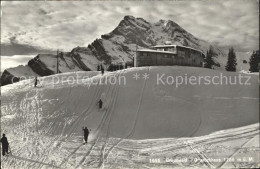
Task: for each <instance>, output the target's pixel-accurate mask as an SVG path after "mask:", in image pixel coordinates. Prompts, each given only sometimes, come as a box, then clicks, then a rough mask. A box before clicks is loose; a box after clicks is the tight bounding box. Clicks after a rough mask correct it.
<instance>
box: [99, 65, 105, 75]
mask: <svg viewBox="0 0 260 169" xmlns="http://www.w3.org/2000/svg"><path fill="white" fill-rule="evenodd" d="M100 69H101V73H102V75H103V74H104V71H105V70H104V68H103V66H102V65H101V66H100Z"/></svg>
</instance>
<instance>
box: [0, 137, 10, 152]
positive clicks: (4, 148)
mask: <svg viewBox="0 0 260 169" xmlns="http://www.w3.org/2000/svg"><path fill="white" fill-rule="evenodd" d="M0 142H2V155H3V156H4V155H5V153H6V154H8V145H9V143H8V141H7V138H6V137H5V134H3V137H2V138H1V140H0Z"/></svg>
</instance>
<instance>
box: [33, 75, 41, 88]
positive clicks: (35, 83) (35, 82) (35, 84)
mask: <svg viewBox="0 0 260 169" xmlns="http://www.w3.org/2000/svg"><path fill="white" fill-rule="evenodd" d="M38 82H40V81H39V80H38V79H37V76H35V81H34V87H36V86H37V84H38Z"/></svg>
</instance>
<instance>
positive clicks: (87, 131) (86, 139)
mask: <svg viewBox="0 0 260 169" xmlns="http://www.w3.org/2000/svg"><path fill="white" fill-rule="evenodd" d="M82 130H83V131H84V140H85V143H87V142H88V135H89V130H88V128H87V127H85V128H84V127H82Z"/></svg>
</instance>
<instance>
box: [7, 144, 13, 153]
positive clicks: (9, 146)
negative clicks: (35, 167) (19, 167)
mask: <svg viewBox="0 0 260 169" xmlns="http://www.w3.org/2000/svg"><path fill="white" fill-rule="evenodd" d="M8 147H9V150H10V154H12V151H11V147H10V144H8Z"/></svg>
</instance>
